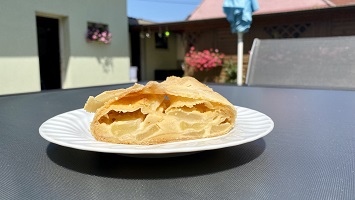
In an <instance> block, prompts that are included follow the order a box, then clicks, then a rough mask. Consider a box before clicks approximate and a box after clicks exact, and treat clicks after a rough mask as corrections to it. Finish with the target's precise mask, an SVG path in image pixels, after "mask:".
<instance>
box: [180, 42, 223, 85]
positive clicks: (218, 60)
mask: <svg viewBox="0 0 355 200" xmlns="http://www.w3.org/2000/svg"><path fill="white" fill-rule="evenodd" d="M223 58H224V54H223V53H220V52H219V50H218V49H209V50H203V51H197V50H196V49H195V47H194V46H192V47H191V48H190V50H189V51H188V52H187V53H186V54H185V58H184V64H183V70H184V72H185V73H184V74H185V76H192V77H195V78H196V79H197V80H199V81H201V82H220V78H221V77H220V74H221V72H222V65H223Z"/></svg>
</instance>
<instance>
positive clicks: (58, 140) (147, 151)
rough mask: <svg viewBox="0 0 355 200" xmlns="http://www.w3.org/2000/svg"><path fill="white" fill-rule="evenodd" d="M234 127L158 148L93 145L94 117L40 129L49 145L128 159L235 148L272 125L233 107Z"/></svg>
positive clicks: (78, 115) (74, 117)
mask: <svg viewBox="0 0 355 200" xmlns="http://www.w3.org/2000/svg"><path fill="white" fill-rule="evenodd" d="M236 108H237V111H238V114H237V120H236V126H235V127H234V128H233V129H232V130H231V131H230V132H229V133H228V134H226V135H223V136H219V137H214V138H208V139H198V140H190V141H182V142H172V143H165V144H158V145H148V146H146V145H124V144H112V143H106V142H100V141H96V140H95V138H94V137H93V136H92V135H91V133H90V130H89V125H90V122H91V120H92V118H93V114H91V113H87V112H86V111H85V110H83V109H78V110H73V111H70V112H66V113H63V114H60V115H57V116H55V117H53V118H50V119H48V120H47V121H45V122H44V123H43V124H42V125H41V126H40V127H39V133H40V135H41V136H42V137H43V138H44V139H46V140H48V141H49V142H52V143H55V144H58V145H62V146H65V147H71V148H75V149H80V150H87V151H95V152H106V153H118V154H125V155H130V156H137V157H140V156H143V157H144V156H149V155H151V156H158V157H160V156H161V157H165V156H173V155H174V154H187V153H193V152H199V151H205V150H212V149H220V148H225V147H231V146H236V145H240V144H244V143H247V142H251V141H254V140H257V139H259V138H261V137H263V136H265V135H267V134H268V133H270V132H271V131H272V129H273V128H274V122H273V121H272V119H271V118H270V117H268V116H266V115H265V114H263V113H260V112H258V111H255V110H251V109H248V108H244V107H238V106H236Z"/></svg>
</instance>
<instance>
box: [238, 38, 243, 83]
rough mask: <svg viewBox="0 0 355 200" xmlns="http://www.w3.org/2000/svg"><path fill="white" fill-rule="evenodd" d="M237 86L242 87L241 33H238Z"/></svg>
mask: <svg viewBox="0 0 355 200" xmlns="http://www.w3.org/2000/svg"><path fill="white" fill-rule="evenodd" d="M237 58H238V62H237V67H238V68H237V69H238V71H237V85H239V86H241V85H243V33H241V32H238V57H237Z"/></svg>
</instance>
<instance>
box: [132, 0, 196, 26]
mask: <svg viewBox="0 0 355 200" xmlns="http://www.w3.org/2000/svg"><path fill="white" fill-rule="evenodd" d="M201 1H202V0H127V14H128V16H129V17H134V18H138V19H145V20H149V21H153V22H172V21H182V20H185V19H186V18H187V17H188V15H189V14H191V13H192V12H193V11H194V10H195V9H196V8H197V6H198V5H199V4H200V2H201Z"/></svg>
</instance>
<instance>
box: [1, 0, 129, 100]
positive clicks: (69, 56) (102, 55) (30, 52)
mask: <svg viewBox="0 0 355 200" xmlns="http://www.w3.org/2000/svg"><path fill="white" fill-rule="evenodd" d="M36 16H45V17H53V18H58V19H59V21H60V37H61V38H60V40H61V41H60V42H61V57H62V58H61V62H62V68H61V76H62V77H61V78H62V88H63V89H65V88H76V87H87V86H95V85H109V84H116V83H122V82H128V81H129V65H130V60H129V40H128V21H127V20H128V19H127V13H126V1H125V0H105V2H104V3H103V2H102V1H94V0H75V1H71V0H61V1H56V0H31V1H28V0H11V1H2V2H1V5H0V25H1V29H0V95H2V94H13V93H24V92H35V91H40V90H41V87H40V72H39V59H38V47H37V31H36ZM87 22H97V23H103V24H108V26H109V30H110V32H111V33H112V42H111V44H109V45H103V44H97V43H88V42H87V41H86V40H85V33H86V30H87Z"/></svg>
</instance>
